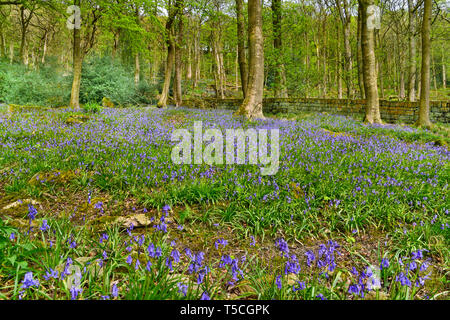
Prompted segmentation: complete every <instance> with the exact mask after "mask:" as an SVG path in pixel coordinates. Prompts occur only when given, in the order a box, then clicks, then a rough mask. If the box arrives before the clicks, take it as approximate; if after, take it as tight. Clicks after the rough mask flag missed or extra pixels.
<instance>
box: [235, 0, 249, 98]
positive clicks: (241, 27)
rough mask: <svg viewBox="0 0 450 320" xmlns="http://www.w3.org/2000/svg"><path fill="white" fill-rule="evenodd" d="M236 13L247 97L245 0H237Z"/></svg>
mask: <svg viewBox="0 0 450 320" xmlns="http://www.w3.org/2000/svg"><path fill="white" fill-rule="evenodd" d="M236 15H237V39H238V60H239V70H240V73H241V84H242V94H243V95H244V98H245V97H246V96H247V86H248V67H247V58H246V56H245V20H244V4H243V0H236Z"/></svg>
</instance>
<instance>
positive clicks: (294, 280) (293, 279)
mask: <svg viewBox="0 0 450 320" xmlns="http://www.w3.org/2000/svg"><path fill="white" fill-rule="evenodd" d="M297 280H298V277H297V275H295V274H293V273H291V274H289V275H288V276H287V284H288V286H290V287H292V286H293V285H294V284H296V283H297Z"/></svg>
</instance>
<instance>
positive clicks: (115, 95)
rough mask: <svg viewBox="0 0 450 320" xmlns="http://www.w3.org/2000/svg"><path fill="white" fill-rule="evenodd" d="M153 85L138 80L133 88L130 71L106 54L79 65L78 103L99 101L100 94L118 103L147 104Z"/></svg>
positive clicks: (152, 92) (124, 104)
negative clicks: (80, 72) (81, 66)
mask: <svg viewBox="0 0 450 320" xmlns="http://www.w3.org/2000/svg"><path fill="white" fill-rule="evenodd" d="M153 96H155V92H154V88H153V87H151V86H150V85H149V84H148V83H147V82H146V81H141V83H140V84H139V86H138V87H137V88H136V86H135V84H134V72H133V70H132V69H131V68H126V67H125V66H123V65H122V64H121V63H119V62H116V61H114V60H112V59H111V58H110V57H94V58H92V59H90V60H89V61H87V62H86V63H85V64H84V65H83V76H82V80H81V89H80V102H81V103H87V102H90V101H95V102H97V103H101V102H102V100H103V98H104V97H107V98H109V99H111V100H112V101H113V102H114V104H116V105H119V106H127V105H136V104H140V103H150V101H151V100H152V97H153Z"/></svg>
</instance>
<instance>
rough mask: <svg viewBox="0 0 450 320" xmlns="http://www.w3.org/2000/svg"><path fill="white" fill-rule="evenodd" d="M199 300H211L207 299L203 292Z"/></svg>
mask: <svg viewBox="0 0 450 320" xmlns="http://www.w3.org/2000/svg"><path fill="white" fill-rule="evenodd" d="M200 300H211V298H210V297H209V295H208V293H207V292H206V291H205V292H203V293H202V296H201V297H200Z"/></svg>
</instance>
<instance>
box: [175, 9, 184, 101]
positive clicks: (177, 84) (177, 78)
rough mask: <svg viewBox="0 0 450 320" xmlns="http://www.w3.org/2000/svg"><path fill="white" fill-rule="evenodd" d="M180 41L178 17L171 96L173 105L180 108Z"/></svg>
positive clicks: (179, 20) (180, 28)
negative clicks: (172, 96)
mask: <svg viewBox="0 0 450 320" xmlns="http://www.w3.org/2000/svg"><path fill="white" fill-rule="evenodd" d="M182 41H183V17H182V16H179V17H178V34H177V41H176V45H175V78H174V88H173V94H174V97H175V105H176V106H177V107H180V106H181V104H182V102H183V101H182V100H183V99H182V88H181V79H182V74H183V72H182V61H181V54H182V51H181V50H182V46H181V44H182Z"/></svg>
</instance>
